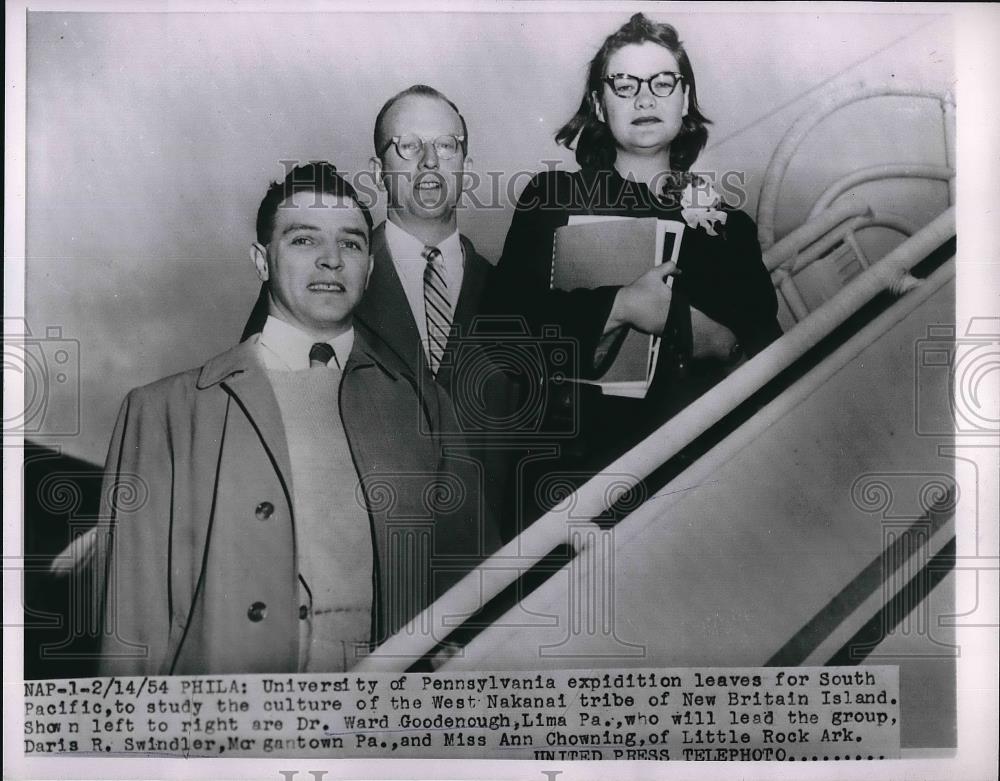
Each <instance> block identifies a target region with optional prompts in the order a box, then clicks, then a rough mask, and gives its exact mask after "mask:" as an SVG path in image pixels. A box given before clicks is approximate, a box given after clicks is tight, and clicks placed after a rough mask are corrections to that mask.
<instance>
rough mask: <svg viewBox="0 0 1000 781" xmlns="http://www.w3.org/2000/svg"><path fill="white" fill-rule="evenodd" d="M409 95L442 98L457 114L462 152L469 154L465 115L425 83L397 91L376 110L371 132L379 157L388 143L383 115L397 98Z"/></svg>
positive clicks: (442, 94)
mask: <svg viewBox="0 0 1000 781" xmlns="http://www.w3.org/2000/svg"><path fill="white" fill-rule="evenodd" d="M409 95H420V96H422V97H425V98H437V99H438V100H442V101H444V102H445V103H447V104H448V105H449V106H451V109H452V111H454V112H455V113H456V114H458V119H459V120H460V121H461V123H462V135H463V136H464V139H463V140H462V154H463V155H467V154H469V128H468V127H467V126H466V124H465V117H463V116H462V112H461V111H459V110H458V106H456V105H455V104H454V103H452V102H451V101H450V100H449V99H448V98H447V97H446V96H445V95H444V93H442V92H439V91H438V90H436V89H434V88H433V87H428V86H427V85H426V84H414V85H413V86H411V87H407V88H406V89H404V90H403V91H402V92H397V93H396V94H395V95H393V96H392V97H391V98H389V99H388V100H387V101H386V102H385V104H384V105H383V106H382V108H381V109H380V110H379V112H378V116H377V117H375V132H374V134H373V138H372V142H373V144H374V146H375V154H377V155H378V156H379V157H381V156H382V153H383V152H384V151H385V147H386V146H387V145H388V139H387V138H385V137H384V135H383V130H382V124H383V122H384V121H385V115H386V114H387V113H388V111H389V109H391V108H392V107H393V105H394V104H395V103H396V101H397V100H401V99H402V98H405V97H407V96H409Z"/></svg>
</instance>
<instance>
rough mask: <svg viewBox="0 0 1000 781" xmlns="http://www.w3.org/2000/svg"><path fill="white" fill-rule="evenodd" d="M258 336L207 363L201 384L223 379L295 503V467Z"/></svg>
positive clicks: (220, 381)
mask: <svg viewBox="0 0 1000 781" xmlns="http://www.w3.org/2000/svg"><path fill="white" fill-rule="evenodd" d="M258 340H259V337H252V338H250V339H248V340H247V341H245V342H241V343H240V344H238V345H237V346H236V347H234V348H233V349H232V350H229V351H227V352H225V353H223V354H222V355H220V356H218V357H216V358H213V359H212V360H211V361H209V362H208V363H207V364H205V368H204V369H202V372H201V376H200V377H199V378H198V387H199V388H207V387H208V386H209V385H212V384H214V383H216V382H219V383H221V384H222V386H223V387H224V388H225V389H226V390H227V392H229V393H230V394H231V395H232V397H233V399H234V400H235V401H236V403H237V404H238V405H239V406H240V407H241V408H242V409H243V411H244V412H245V413H246V416H247V417H248V418H249V419H250V422H251V424H252V425H253V427H254V428H255V429H256V431H257V433H258V435H259V436H260V439H261V442H263V444H264V447H265V448H266V449H267V452H268V455H269V456H270V457H271V460H272V461H273V462H274V466H275V469H276V470H277V472H278V477H279V478H280V479H281V483H282V486H283V487H284V489H285V493H286V495H287V498H288V501H289V503H291V501H292V481H291V475H292V467H291V461H290V459H289V457H288V443H287V441H286V439H285V429H284V426H283V425H282V422H281V410H280V409H279V408H278V400H277V399H276V398H275V396H274V390H273V389H272V388H271V383H270V381H269V380H268V379H267V375H266V374H265V373H264V369H263V368H262V367H261V365H260V363H259V361H258V360H257V356H256V354H255V353H256V350H257V342H258Z"/></svg>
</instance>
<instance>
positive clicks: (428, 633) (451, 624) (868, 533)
mask: <svg viewBox="0 0 1000 781" xmlns="http://www.w3.org/2000/svg"><path fill="white" fill-rule="evenodd" d="M900 97H904V98H907V99H908V101H917V100H921V101H925V100H929V101H937V104H938V106H939V107H940V110H941V114H942V117H941V118H942V128H943V147H944V150H945V159H946V161H947V164H946V165H924V164H919V165H913V164H907V165H897V164H891V165H879V166H875V167H865V168H862V169H861V170H858V171H856V172H854V173H852V174H850V175H849V176H847V177H845V178H842V179H841V180H839V181H837V182H835V183H834V184H832V185H830V187H829V188H828V189H827V190H826V191H825V192H824V193H823V194H822V195H821V196H820V198H819V199H818V200H817V201H816V203H815V205H814V207H813V209H812V211H811V213H810V214H809V217H808V219H807V220H806V221H805V222H804V223H803V224H801V225H800V226H799V227H798V228H796V229H794V230H792V231H791V232H790V233H788V234H787V235H785V236H784V237H783V238H781V239H780V240H777V241H776V240H775V215H776V212H777V207H778V204H779V191H780V187H781V185H782V182H783V179H784V177H785V173H786V171H787V170H788V169H789V165H790V161H791V160H792V158H793V156H794V154H795V152H796V150H797V149H799V148H800V146H801V145H802V143H803V141H804V139H806V137H807V136H808V135H809V134H810V132H811V131H812V130H813V129H814V128H815V127H816V126H817V125H819V124H820V123H821V122H822V121H823V120H824V119H825V118H826V117H827V116H829V115H830V114H832V113H833V112H836V111H839V110H841V109H843V108H844V107H847V106H849V105H852V104H854V103H857V102H858V101H878V100H880V99H883V98H900ZM932 105H933V104H932ZM953 123H954V103H953V101H952V99H951V97H950V96H949V95H938V94H936V93H930V92H926V91H922V90H905V89H902V90H901V89H883V88H874V89H860V90H857V89H856V90H853V91H851V92H838V93H833V94H831V95H829V96H828V97H826V98H825V99H824V100H821V101H820V102H819V104H818V105H817V107H816V108H815V110H813V111H810V112H809V113H808V114H806V115H804V116H803V117H801V118H800V119H799V120H798V121H797V122H795V123H794V125H793V126H792V127H791V129H790V130H789V131H788V133H787V134H786V136H785V137H784V139H783V140H782V141H781V143H780V144H779V145H778V147H777V149H776V151H775V153H774V155H773V157H772V159H771V163H770V165H769V166H768V170H767V173H766V175H765V178H764V184H763V186H762V189H761V194H760V200H759V208H758V214H757V218H758V225H759V229H760V238H761V243H762V247H763V248H764V250H765V263H766V265H767V267H768V269H769V270H770V271H771V275H772V278H773V280H774V284H775V287H776V289H777V290H778V293H779V300H780V301H781V315H780V318H781V320H782V324H783V327H784V328H785V331H786V332H785V335H784V336H783V337H782V338H781V339H779V340H778V341H777V342H775V343H774V344H772V345H771V346H770V347H769V348H768V349H766V350H765V351H764V352H762V353H761V354H759V355H758V356H756V357H755V358H754V359H753V360H751V361H749V362H747V363H746V364H744V365H743V366H741V367H740V368H739V369H738V370H736V371H735V372H734V373H733V374H731V375H730V376H729V377H728V378H726V379H725V380H724V381H723V382H721V383H720V384H719V385H717V386H716V387H714V388H713V389H712V390H710V391H709V392H708V393H706V394H705V395H704V396H702V397H701V398H699V399H698V400H697V401H696V402H694V403H693V404H691V405H690V406H689V407H687V408H686V409H685V410H684V411H682V412H681V413H680V414H678V415H677V416H676V417H674V418H673V419H672V420H670V421H669V422H668V423H666V424H665V425H664V426H663V427H662V428H660V429H659V430H658V431H656V432H654V433H653V434H652V435H650V436H649V437H648V438H647V439H646V440H644V441H643V442H641V443H640V444H638V445H637V446H636V447H635V448H634V449H632V450H631V451H629V452H628V453H626V454H625V455H623V456H622V457H621V458H620V459H618V460H617V461H615V462H614V463H613V464H611V465H609V466H608V468H607V469H606V470H605V471H604V472H602V473H600V474H598V475H596V476H594V477H593V478H592V479H591V480H590V481H589V482H587V483H586V484H585V485H583V486H582V487H580V488H579V489H578V490H577V491H575V492H574V493H573V494H572V495H570V496H568V497H566V499H565V500H564V501H562V502H560V503H559V504H558V505H557V506H556V507H555V508H554V509H552V510H551V511H550V512H548V513H546V514H545V515H544V516H543V517H542V518H541V519H539V520H538V521H537V522H536V523H534V524H533V525H532V526H530V527H529V528H528V529H527V530H525V531H524V532H523V533H522V534H521V535H520V536H519V537H517V538H516V539H514V540H513V541H512V542H510V543H509V544H508V545H506V546H505V547H504V548H503V549H501V550H500V551H499V552H498V553H497V554H495V555H494V556H493V557H491V558H490V559H489V560H487V561H486V562H485V563H484V564H483V565H482V566H480V567H479V568H478V569H477V570H476V571H474V572H472V573H470V574H469V575H467V576H466V577H465V578H464V580H463V581H462V582H460V583H459V584H458V585H457V586H456V587H454V588H452V589H451V590H450V591H449V592H448V593H446V594H445V595H444V596H443V597H442V598H441V599H439V600H438V601H437V602H436V603H435V604H434V605H432V606H431V608H429V609H428V610H427V611H425V612H424V613H423V614H421V615H420V616H418V617H417V618H416V619H414V621H413V622H411V624H410V625H409V626H408V627H407V628H406V629H405V630H404V631H403V632H401V633H400V634H398V635H396V636H395V637H394V638H392V639H391V640H390V641H389V642H388V643H386V644H384V645H383V646H381V647H380V648H379V649H378V650H377V651H376V652H375V653H374V654H373V655H372V656H370V657H368V658H367V659H365V660H364V661H363V662H362V664H361V666H360V667H359V668H358V669H368V670H405V669H407V668H408V667H410V665H411V664H412V663H413V662H414V661H415V660H417V659H419V658H421V657H422V656H424V655H425V654H427V653H428V652H430V651H432V649H433V648H434V647H435V645H436V644H437V643H438V641H440V640H442V639H444V638H445V637H447V636H448V635H449V633H451V632H452V631H453V630H454V629H455V627H456V626H458V625H460V624H461V623H462V622H463V621H464V620H466V619H467V618H468V617H469V616H472V615H474V614H475V613H476V611H477V610H479V609H480V608H481V607H482V606H483V605H484V604H485V603H486V602H487V601H488V600H490V599H491V598H493V597H494V596H495V595H497V594H498V593H500V592H501V591H503V590H504V589H505V588H507V587H509V585H510V584H511V583H513V582H514V581H516V580H517V579H518V577H519V576H520V575H521V574H522V573H523V572H524V571H525V570H527V569H528V568H529V567H531V566H533V565H534V564H535V563H537V562H538V561H541V560H543V559H544V557H545V556H546V555H547V554H549V553H550V552H551V551H552V550H553V549H554V548H556V547H558V546H560V545H566V544H567V543H568V544H569V545H570V546H571V547H572V549H573V551H575V556H573V558H572V559H571V560H570V561H569V562H568V563H567V564H566V565H565V566H564V567H562V568H561V569H560V570H559V571H557V572H555V573H554V574H553V575H552V576H551V577H550V578H549V579H548V580H546V581H545V582H544V583H543V584H542V585H541V586H540V587H538V588H537V590H535V591H533V592H532V593H530V594H528V595H527V596H525V597H524V598H523V599H521V600H520V601H518V602H517V603H516V604H514V605H513V607H511V608H510V609H509V610H508V611H507V612H506V613H504V614H503V615H500V616H499V617H498V618H496V619H495V620H494V621H492V623H491V625H490V626H488V627H486V628H485V629H482V631H480V632H479V634H478V635H476V636H474V637H473V638H472V639H471V641H470V642H468V644H467V645H466V646H465V647H464V648H463V649H462V650H461V651H460V652H459V654H458V655H457V656H455V657H454V658H451V659H450V660H449V661H448V662H447V663H446V664H445V665H444V666H443V667H442V671H446V672H450V671H462V670H539V669H559V668H589V669H600V668H621V667H690V666H723V667H725V666H757V665H807V666H822V665H855V664H865V663H867V664H891V665H895V664H898V665H899V666H900V688H901V692H902V693H903V696H902V699H901V702H902V708H903V710H902V717H901V725H902V733H901V738H902V743H903V746H904V748H905V747H908V746H909V747H914V746H920V747H929V746H953V745H954V741H955V736H954V727H955V688H954V687H955V683H954V674H955V668H954V659H955V657H956V655H957V651H956V649H955V647H954V646H953V644H952V634H951V630H950V629H949V627H948V625H947V624H948V621H949V617H951V616H953V615H954V613H955V609H954V591H953V581H954V573H953V568H954V557H955V530H954V516H955V514H956V512H957V511H959V510H960V504H961V503H963V502H964V503H967V502H968V501H974V499H971V498H967V497H960V496H959V494H958V492H957V489H956V483H955V478H954V470H955V463H956V462H955V459H954V457H953V456H951V455H949V453H950V452H953V451H949V446H951V444H952V427H953V425H954V424H953V419H952V410H951V407H950V403H949V400H950V397H951V391H950V384H949V383H950V377H949V371H948V367H947V366H946V365H942V363H941V361H940V360H939V357H940V355H942V351H947V350H948V349H949V348H950V347H951V346H952V345H953V342H954V326H953V324H954V321H955V261H954V259H953V257H951V256H952V255H953V254H954V239H955V213H954V206H953V205H949V206H947V208H945V209H944V211H943V212H941V213H940V214H939V215H938V216H937V217H936V218H934V219H933V220H931V221H930V222H929V223H928V224H925V225H923V227H918V226H917V225H914V224H912V220H911V219H907V218H906V217H903V216H900V215H898V214H894V213H892V212H891V211H887V210H885V209H883V208H880V205H879V203H868V202H866V200H865V199H863V198H861V197H859V196H858V193H859V192H860V191H861V190H863V188H862V187H861V185H863V184H864V183H867V182H872V181H884V180H898V179H902V178H922V179H929V180H933V181H940V182H944V183H947V187H948V193H947V196H946V198H947V201H948V203H949V204H954V127H953ZM845 196H846V197H845ZM878 227H881V228H889V229H891V230H893V231H896V232H898V233H901V234H903V236H904V237H905V240H904V241H902V243H901V244H899V245H898V246H897V247H895V249H892V250H891V251H890V252H888V254H886V255H885V256H884V257H882V258H881V259H878V260H873V259H871V258H869V257H868V256H867V254H866V251H865V249H864V246H863V242H862V241H861V240H860V238H859V236H860V235H861V234H862V233H863V232H865V231H867V230H869V229H871V228H878ZM803 280H806V281H808V282H809V284H810V285H811V287H810V288H809V289H804V287H803V286H802V282H803ZM817 280H818V282H817ZM935 356H937V358H935ZM956 381H957V380H956ZM741 409H742V410H746V409H750V410H752V414H750V413H745V414H744V415H743V418H745V419H743V418H740V420H741V421H742V422H740V424H739V425H738V426H736V427H733V426H730V427H729V429H731V430H729V431H728V433H726V434H725V436H721V437H716V438H717V440H718V441H715V442H714V443H713V445H712V446H711V447H710V449H708V450H707V452H705V453H704V455H702V456H701V457H700V458H698V459H697V460H696V461H694V462H693V463H691V464H690V466H688V467H687V468H686V469H685V470H684V471H683V472H681V473H680V474H678V475H677V476H676V477H674V478H673V479H671V480H670V481H669V482H668V483H667V484H666V485H664V486H662V487H657V489H656V490H655V493H653V495H651V496H648V497H646V499H645V501H644V502H643V503H642V504H641V506H637V507H635V508H634V509H633V511H632V512H631V513H630V514H628V516H627V517H625V518H624V520H622V521H621V522H619V523H618V524H617V525H615V526H613V527H611V528H607V526H601V525H598V524H596V523H594V522H593V519H599V518H600V517H601V515H602V513H604V512H605V510H606V508H607V507H608V506H610V505H611V504H613V503H614V502H615V500H617V499H620V498H621V497H622V496H624V495H626V492H627V490H628V489H630V488H632V487H633V486H635V485H636V484H637V483H639V481H641V480H643V479H644V478H646V477H647V476H648V475H649V474H650V473H653V472H654V470H656V469H657V468H658V467H659V466H660V465H661V464H663V463H664V462H666V461H667V460H668V459H670V458H671V457H672V456H673V455H675V454H676V453H677V452H678V451H680V450H681V449H682V448H684V447H686V446H687V445H688V444H689V443H692V442H694V441H695V440H696V439H698V438H699V437H700V436H703V435H704V434H705V432H710V431H716V430H718V427H716V428H715V429H713V426H714V425H715V424H716V423H717V422H718V421H720V420H721V419H723V418H726V416H730V419H731V417H732V416H733V415H739V414H740V410H741Z"/></svg>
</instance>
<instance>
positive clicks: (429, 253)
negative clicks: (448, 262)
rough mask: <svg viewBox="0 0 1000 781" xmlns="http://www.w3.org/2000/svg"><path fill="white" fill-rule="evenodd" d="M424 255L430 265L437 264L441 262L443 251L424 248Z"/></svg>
mask: <svg viewBox="0 0 1000 781" xmlns="http://www.w3.org/2000/svg"><path fill="white" fill-rule="evenodd" d="M420 254H421V255H423V257H424V260H426V261H427V262H428V263H432V264H433V263H437V262H438V261H440V260H441V250H439V249H438V248H437V247H424V251H423V252H421V253H420Z"/></svg>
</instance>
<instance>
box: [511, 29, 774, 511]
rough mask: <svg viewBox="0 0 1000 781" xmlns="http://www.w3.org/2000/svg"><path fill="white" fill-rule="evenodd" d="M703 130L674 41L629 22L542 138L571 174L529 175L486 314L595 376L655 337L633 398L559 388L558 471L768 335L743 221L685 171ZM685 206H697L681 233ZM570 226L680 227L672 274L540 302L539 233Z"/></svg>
mask: <svg viewBox="0 0 1000 781" xmlns="http://www.w3.org/2000/svg"><path fill="white" fill-rule="evenodd" d="M708 124H709V120H708V119H707V118H706V117H705V116H704V115H703V114H702V113H701V110H700V109H699V106H698V98H697V90H696V84H695V77H694V71H693V69H692V67H691V62H690V60H689V58H688V55H687V52H686V51H685V50H684V46H683V45H682V43H681V41H680V40H679V38H678V35H677V31H676V30H675V29H674V28H673V27H672V26H670V25H669V24H659V23H655V22H652V21H650V20H649V19H647V18H646V17H645V16H643V15H642V14H636V15H634V16H633V17H632V18H631V19H630V20H629V21H628V22H627V23H626V24H625V25H623V26H622V27H621V28H620V29H618V30H616V31H615V32H614V33H612V34H611V35H610V36H608V38H607V39H606V40H605V41H604V44H603V45H602V46H601V48H600V49H599V50H598V52H597V54H596V55H595V56H594V58H593V60H592V61H591V63H590V67H589V70H588V75H587V82H586V86H585V89H584V94H583V98H582V100H581V102H580V107H579V109H578V110H577V112H576V114H575V115H574V116H573V117H572V118H571V119H570V120H569V121H568V122H567V123H566V124H565V125H564V126H563V127H562V128H561V129H560V130H559V132H558V133H557V134H556V141H557V143H559V144H562V145H563V146H566V147H568V148H570V149H574V150H575V152H576V160H577V162H578V163H579V165H580V169H581V170H579V171H575V172H572V173H570V172H567V171H552V170H550V171H546V172H544V173H541V174H538V175H536V176H535V177H534V179H532V181H531V182H530V184H529V185H528V186H527V187H526V188H525V190H524V191H523V193H522V194H521V197H520V199H519V202H518V205H517V208H516V211H515V214H514V218H513V222H512V224H511V227H510V230H509V232H508V234H507V240H506V243H505V245H504V251H503V255H502V257H501V259H500V262H499V264H498V267H497V274H496V280H495V283H496V284H493V283H491V286H492V291H491V292H492V294H493V296H494V299H493V300H494V301H496V302H497V305H496V308H497V311H500V310H504V311H506V312H510V311H511V310H512V309H516V311H517V312H518V313H519V314H521V315H522V316H523V317H525V319H526V320H527V321H528V323H529V324H530V326H531V328H532V331H533V333H534V334H535V335H541V334H542V333H543V329H545V327H546V326H558V327H559V328H560V329H561V335H562V336H563V337H568V338H570V339H573V340H575V341H576V343H577V344H578V345H579V348H580V353H579V354H580V360H581V362H582V363H583V365H584V367H585V368H589V369H590V370H591V374H592V375H593V376H594V377H595V378H597V377H599V375H600V373H601V372H602V371H604V370H605V369H606V368H607V364H608V363H609V361H608V360H603V361H602V360H601V358H600V356H601V355H602V354H604V355H609V356H613V354H614V345H615V343H618V344H620V339H621V338H624V334H625V333H626V332H627V330H628V329H629V328H633V329H636V330H638V331H641V332H644V333H650V334H655V335H662V340H661V344H660V348H659V357H658V359H657V364H656V367H655V371H654V374H653V380H652V383H651V385H650V388H649V390H648V392H647V393H646V397H645V398H644V399H632V398H621V397H611V396H602V395H600V393H599V391H598V390H597V389H596V388H593V387H590V386H584V387H582V388H580V387H574V388H573V391H572V392H573V393H574V394H577V399H578V403H579V407H578V408H576V409H575V410H573V412H574V413H578V414H576V419H577V420H578V421H579V427H578V430H579V431H580V432H581V436H579V437H577V439H576V440H575V442H574V443H573V445H572V446H571V447H569V448H567V446H566V443H563V446H562V452H563V454H564V455H565V454H566V453H567V452H569V453H571V454H572V453H573V452H574V451H575V457H574V456H572V455H571V456H570V457H569V458H568V459H564V463H563V466H567V465H572V466H580V467H582V466H583V465H586V466H588V467H590V468H593V469H599V468H601V467H603V466H605V465H606V464H607V463H609V462H610V460H611V459H612V458H614V457H615V456H617V455H619V454H620V453H621V452H623V451H624V450H625V449H627V448H628V447H630V446H632V445H633V444H635V442H637V441H638V440H639V439H641V438H642V437H643V436H644V435H646V434H648V433H649V432H650V431H652V430H653V429H654V428H656V427H657V426H659V425H660V424H661V423H663V422H664V421H665V420H666V419H667V418H669V417H671V416H672V415H673V414H675V413H676V412H677V411H679V410H680V409H681V408H682V407H683V406H685V405H686V404H688V403H690V402H691V401H692V400H693V399H694V398H696V397H697V396H698V395H700V394H701V393H703V392H704V391H705V390H707V389H708V388H709V387H710V386H711V385H713V384H714V383H715V382H718V381H719V380H720V379H722V378H723V377H724V376H725V374H726V373H727V372H728V371H731V370H732V368H733V367H734V366H735V365H736V364H738V363H739V362H740V361H742V360H743V359H744V358H745V357H746V356H752V355H753V354H755V353H757V352H759V351H760V350H762V349H763V348H764V347H766V346H767V345H768V344H769V343H770V342H772V341H773V340H774V339H776V338H777V337H778V336H780V334H781V329H780V327H779V326H778V323H777V320H776V313H777V299H776V296H775V293H774V289H773V287H772V284H771V280H770V276H769V274H768V272H767V271H766V269H765V268H764V265H763V262H762V260H761V252H760V246H759V244H758V243H757V238H756V228H755V226H754V224H753V221H752V220H751V219H750V218H749V217H748V216H747V215H746V214H744V213H743V212H740V211H736V210H734V209H730V208H729V207H727V206H725V205H724V204H721V203H718V198H717V196H715V193H714V190H710V188H709V187H708V184H709V182H708V181H706V180H705V179H703V178H699V177H696V176H694V175H693V174H691V173H689V171H690V169H691V166H692V164H693V163H694V162H695V160H696V158H697V157H698V154H699V153H700V152H701V150H702V149H703V148H704V146H705V143H706V141H707V139H708V129H707V125H708ZM692 198H693V199H694V202H693V203H692ZM682 200H683V203H682ZM692 205H693V206H696V207H704V209H703V210H702V211H701V219H700V220H699V221H697V222H695V223H693V224H692V222H691V215H692V212H691V209H690V208H689V207H691V206H692ZM685 214H686V215H687V216H686V217H685ZM574 215H606V216H618V217H622V216H624V217H657V218H660V219H668V220H674V221H681V220H685V219H686V220H687V227H685V229H684V232H683V236H682V240H681V254H680V258H679V260H678V263H677V266H676V267H675V266H674V264H673V263H666V264H664V265H662V266H659V267H657V268H655V269H653V270H652V271H650V272H648V273H646V274H644V275H643V276H641V277H640V278H639V279H637V280H635V281H634V282H632V283H631V284H629V285H625V286H623V287H602V288H597V289H593V290H582V289H581V290H574V291H571V292H563V291H555V290H550V289H549V285H550V279H551V268H552V254H553V252H552V244H553V235H554V232H555V230H556V229H557V228H559V227H560V226H563V225H566V224H567V222H568V221H569V219H570V217H571V216H574ZM671 276H673V277H674V279H673V281H672V284H667V283H668V280H669V278H670V277H671ZM609 345H610V346H611V349H610V350H608V349H607V348H608V347H609ZM602 364H603V365H602ZM548 406H549V408H551V409H562V410H565V409H568V408H572V407H573V405H572V404H571V403H568V402H566V401H565V400H562V401H560V400H555V401H553V400H551V399H550V401H549V405H548ZM553 425H556V426H557V427H558V424H553ZM543 509H544V508H543Z"/></svg>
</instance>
